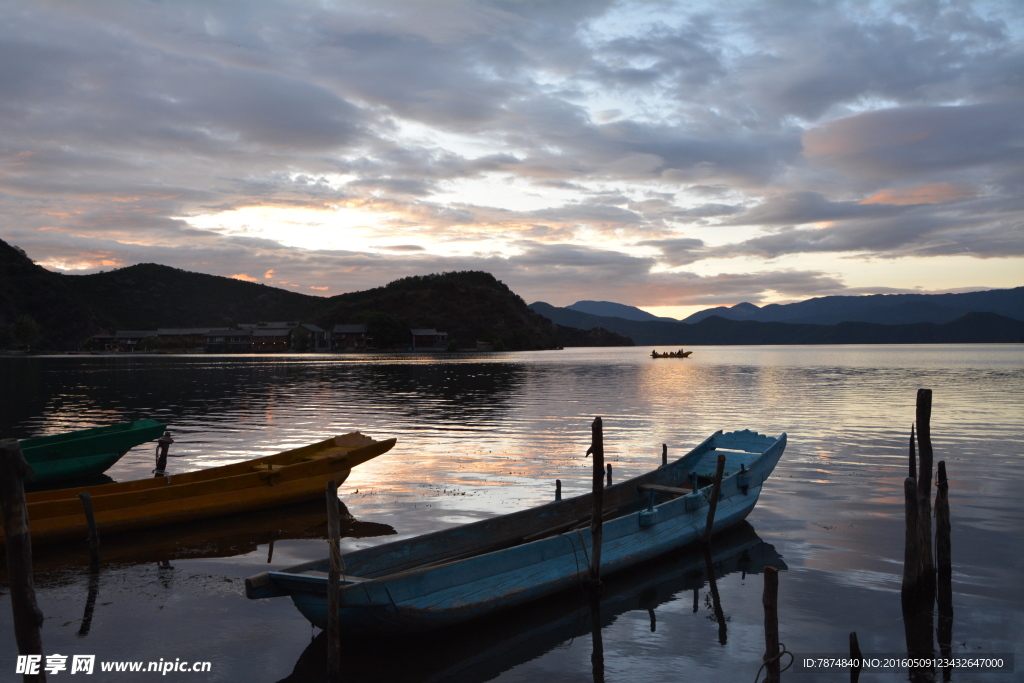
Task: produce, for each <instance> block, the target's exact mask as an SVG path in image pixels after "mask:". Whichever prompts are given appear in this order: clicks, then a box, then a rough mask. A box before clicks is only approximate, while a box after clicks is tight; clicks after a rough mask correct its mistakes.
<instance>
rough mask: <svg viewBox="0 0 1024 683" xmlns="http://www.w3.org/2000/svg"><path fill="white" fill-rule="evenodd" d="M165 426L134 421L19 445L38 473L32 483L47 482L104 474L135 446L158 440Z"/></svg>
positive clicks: (35, 438)
mask: <svg viewBox="0 0 1024 683" xmlns="http://www.w3.org/2000/svg"><path fill="white" fill-rule="evenodd" d="M165 429H167V425H165V424H163V423H162V422H157V421H156V420H135V421H134V422H122V423H120V424H115V425H109V426H107V427H93V428H92V429H81V430H78V431H75V432H66V433H64V434H53V435H51V436H37V437H33V438H31V439H22V440H21V441H20V442H19V445H20V446H21V452H22V454H23V455H24V456H25V461H26V462H27V463H28V464H29V465H31V467H32V470H33V471H34V472H35V475H36V476H35V479H33V480H32V481H31V484H32V485H33V486H36V485H40V484H44V485H48V484H52V483H54V482H61V481H71V480H75V479H85V478H88V477H94V476H96V475H98V474H103V473H104V472H106V471H107V470H108V469H109V468H110V467H111V466H112V465H113V464H114V463H115V462H117V461H118V460H120V459H121V457H122V456H123V455H124V454H125V453H127V452H128V451H129V450H131V449H132V448H134V447H135V446H138V445H139V444H142V443H146V442H147V441H152V440H153V439H159V438H160V436H161V435H162V434H163V433H164V430H165Z"/></svg>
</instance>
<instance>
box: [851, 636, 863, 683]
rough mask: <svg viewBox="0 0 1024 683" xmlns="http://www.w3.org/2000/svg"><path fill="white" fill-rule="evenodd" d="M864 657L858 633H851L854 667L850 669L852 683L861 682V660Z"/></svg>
mask: <svg viewBox="0 0 1024 683" xmlns="http://www.w3.org/2000/svg"><path fill="white" fill-rule="evenodd" d="M863 658H864V655H863V654H861V651H860V643H858V642H857V632H856V631H851V632H850V659H851V660H852V661H853V666H851V667H850V683H858V681H859V680H860V670H861V661H860V660H861V659H863Z"/></svg>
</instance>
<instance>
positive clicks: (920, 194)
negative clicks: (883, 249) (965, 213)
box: [860, 183, 977, 206]
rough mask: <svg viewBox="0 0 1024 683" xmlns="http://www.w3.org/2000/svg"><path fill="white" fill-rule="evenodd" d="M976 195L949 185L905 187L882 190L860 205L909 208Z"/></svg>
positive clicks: (970, 191)
mask: <svg viewBox="0 0 1024 683" xmlns="http://www.w3.org/2000/svg"><path fill="white" fill-rule="evenodd" d="M976 195H977V192H975V191H974V190H973V189H971V188H969V187H964V186H961V185H951V184H949V183H935V184H932V185H922V186H921V187H905V188H893V189H888V190H882V191H881V192H878V193H877V194H875V195H873V196H871V197H868V198H867V199H865V200H864V201H862V202H860V203H861V204H890V205H894V206H909V205H913V204H943V203H945V202H952V201H956V200H958V199H967V198H969V197H974V196H976Z"/></svg>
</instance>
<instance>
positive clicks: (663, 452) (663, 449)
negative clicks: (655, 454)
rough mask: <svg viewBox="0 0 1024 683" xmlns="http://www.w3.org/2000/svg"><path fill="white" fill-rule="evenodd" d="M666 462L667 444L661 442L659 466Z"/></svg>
mask: <svg viewBox="0 0 1024 683" xmlns="http://www.w3.org/2000/svg"><path fill="white" fill-rule="evenodd" d="M667 464H668V444H665V443H663V444H661V466H662V467H664V466H665V465H667Z"/></svg>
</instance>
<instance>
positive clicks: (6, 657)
mask: <svg viewBox="0 0 1024 683" xmlns="http://www.w3.org/2000/svg"><path fill="white" fill-rule="evenodd" d="M649 353H650V349H567V350H565V351H552V352H533V353H522V354H515V353H511V354H491V355H486V356H468V355H459V356H432V357H431V356H408V355H404V356H313V355H304V356H274V357H267V356H246V357H238V356H133V357H123V356H118V357H93V356H90V357H53V358H44V357H39V358H3V359H0V391H2V392H3V393H2V398H0V435H2V436H4V437H16V438H24V437H27V436H37V435H43V434H50V433H58V432H63V431H68V430H72V429H77V428H82V427H88V426H95V425H97V424H106V423H110V422H117V421H122V420H126V419H131V418H135V417H153V418H157V419H160V420H162V421H164V422H166V423H168V425H169V426H170V428H171V429H172V431H173V435H174V438H175V444H174V445H173V446H172V447H171V453H172V455H174V456H177V457H176V458H174V459H172V462H171V465H172V467H173V468H174V469H175V470H176V471H184V470H188V469H196V468H202V467H210V466H214V465H221V464H227V463H229V462H235V461H238V460H242V459H246V458H251V457H256V456H260V455H266V454H270V453H274V452H277V451H279V450H283V449H285V448H289V447H294V446H299V445H303V444H306V443H309V442H312V441H315V440H319V439H322V438H325V437H326V436H329V435H331V434H336V433H343V432H347V431H352V430H355V429H358V430H361V431H363V432H365V433H367V434H370V435H371V436H374V437H377V438H387V437H391V436H395V437H397V438H398V445H397V446H396V447H395V449H394V450H392V451H391V452H390V453H389V454H387V455H385V456H382V457H381V458H378V459H376V460H373V461H371V462H369V463H366V464H364V465H362V466H360V467H359V468H358V469H356V470H355V471H354V472H353V474H352V476H351V477H350V478H349V480H348V481H347V482H345V484H344V485H343V486H342V487H341V496H342V498H343V500H344V502H345V503H346V505H347V506H348V509H349V511H350V512H351V513H352V514H353V515H354V516H355V518H356V519H357V520H359V521H358V522H357V523H355V524H353V525H352V526H351V527H350V528H349V529H348V533H350V535H351V537H350V538H346V539H344V540H343V551H345V550H353V549H355V548H359V547H363V546H365V545H368V544H374V543H380V542H385V541H389V540H393V539H394V538H395V537H396V536H395V535H396V534H397V535H399V536H409V535H416V534H420V533H423V532H426V531H432V530H436V529H440V528H443V527H446V526H451V525H454V524H460V523H464V522H467V521H472V520H475V519H479V518H481V517H485V516H489V515H494V514H501V513H505V512H510V511H513V510H519V509H522V508H525V507H529V506H532V505H536V504H538V503H541V502H546V501H548V500H550V499H551V498H552V496H553V494H554V480H555V479H561V481H562V482H563V489H564V492H565V494H566V495H573V494H576V493H583V492H585V491H586V490H588V488H589V477H590V475H589V464H590V461H589V459H586V458H584V457H583V454H584V452H585V451H586V449H587V446H588V445H589V440H590V422H591V421H592V419H593V417H594V416H596V415H600V416H602V417H603V418H604V423H605V441H606V445H605V450H606V459H607V460H608V461H609V462H611V464H612V465H613V471H614V476H615V478H616V479H621V478H625V477H629V476H633V475H635V474H639V473H641V472H644V471H646V470H648V469H650V468H652V467H655V466H657V465H658V464H659V463H660V457H661V444H662V443H665V444H668V447H669V453H670V455H672V454H673V453H675V454H676V455H681V454H683V453H684V452H685V451H686V450H688V449H689V448H691V447H692V446H693V445H695V444H696V443H698V442H699V441H701V440H703V439H704V438H706V437H707V436H708V435H709V434H710V433H711V432H713V431H715V430H717V429H725V430H732V429H744V428H749V429H754V430H756V431H759V432H762V433H767V434H771V435H778V434H780V433H782V432H786V433H788V435H789V446H788V448H787V450H786V453H785V455H784V456H783V458H782V461H781V462H780V464H779V466H778V468H777V469H776V471H775V474H774V475H773V477H772V478H771V479H770V480H769V481H768V483H767V484H766V485H765V487H764V491H763V493H762V495H761V499H760V502H759V503H758V506H757V508H756V509H755V510H754V512H753V513H752V514H751V516H750V517H749V519H748V521H749V523H750V525H749V527H744V528H743V529H740V530H739V533H738V534H734V535H730V536H729V537H727V538H725V539H723V540H722V542H721V547H718V548H716V551H715V553H714V556H713V557H711V558H709V559H710V562H711V564H712V565H713V572H712V573H713V574H714V576H715V578H716V581H715V589H716V590H715V591H714V592H715V593H717V594H718V596H719V600H718V603H719V606H720V610H721V613H722V614H723V616H724V619H722V620H719V619H717V618H716V610H715V602H716V601H715V600H714V599H713V595H712V593H713V591H712V590H711V588H712V587H711V585H710V584H709V582H708V580H707V579H708V572H707V569H706V567H707V561H706V558H704V556H703V554H699V553H698V554H694V553H679V554H677V555H674V556H671V557H668V558H666V559H665V560H664V561H661V562H659V563H656V564H654V565H652V566H650V567H645V568H644V569H643V570H641V571H639V572H631V573H629V574H627V575H624V576H622V577H619V578H617V579H614V580H612V581H609V587H608V594H607V595H606V598H605V602H604V604H603V605H602V607H601V613H600V623H601V624H602V629H601V632H600V641H601V643H602V645H603V651H604V656H603V667H604V672H603V675H604V677H605V680H608V681H625V680H629V681H631V682H638V681H663V680H683V679H687V680H701V681H734V680H748V681H749V680H753V679H754V676H755V674H756V673H757V670H758V667H759V666H760V658H761V653H762V652H763V650H764V636H763V630H762V629H763V611H762V608H761V591H762V586H763V580H762V577H761V568H762V567H763V566H764V565H766V564H770V565H773V566H777V567H779V568H780V569H782V571H781V572H780V591H779V592H780V605H779V614H780V637H781V640H782V641H783V642H784V643H785V645H786V647H787V648H788V650H790V651H791V652H793V653H795V654H796V655H797V656H799V655H800V654H801V653H835V654H836V655H839V654H841V653H845V652H847V648H848V634H849V633H850V632H851V631H856V632H857V634H858V637H859V640H860V644H861V648H862V650H863V651H864V652H865V653H898V652H903V651H905V650H906V641H905V637H904V630H903V628H904V627H903V621H902V615H901V610H900V601H899V587H900V577H901V573H902V557H903V519H902V517H903V478H904V477H905V476H906V468H907V465H906V450H907V438H908V435H909V430H910V425H911V423H912V421H913V419H914V401H915V396H916V391H917V389H918V388H919V387H927V388H930V389H932V390H933V392H934V407H933V417H932V435H933V443H934V446H935V457H936V460H945V461H946V462H947V467H948V470H949V476H950V479H951V485H950V505H951V508H952V520H953V531H952V543H953V562H954V577H953V582H954V586H953V588H954V610H955V621H954V625H953V641H954V653H956V654H962V655H963V654H973V653H986V654H987V653H1015V654H1016V655H1017V658H1018V659H1020V657H1021V655H1022V654H1024V647H1022V645H1021V644H1020V643H1021V639H1020V635H1019V634H1020V633H1022V632H1024V588H1022V585H1021V582H1020V575H1021V570H1022V568H1024V542H1022V540H1021V529H1022V528H1024V502H1022V500H1021V496H1020V484H1021V482H1022V481H1024V347H1022V346H1013V345H988V346H987V345H955V346H829V347H819V346H807V347H702V348H698V349H697V350H696V351H695V353H694V355H693V356H692V357H691V358H689V359H685V360H680V359H659V360H652V359H651V358H650V357H649ZM152 467H153V452H152V448H151V447H149V446H145V447H139V448H136V449H135V450H133V451H132V452H131V453H129V454H128V455H127V456H125V458H123V459H122V460H121V461H120V462H119V463H118V464H117V465H115V467H114V468H112V469H111V470H110V471H109V472H108V474H110V475H111V476H112V477H114V478H115V479H118V480H121V479H130V478H137V477H145V476H149V475H150V470H151V469H152ZM318 507H319V506H318V505H316V504H313V505H311V506H304V507H301V506H300V507H299V508H296V509H292V510H289V511H287V512H275V513H272V514H265V515H259V516H256V517H255V518H247V519H245V520H228V521H226V522H220V523H217V524H214V523H210V522H207V523H202V524H196V525H191V526H190V527H189V528H188V529H187V530H185V531H186V532H187V533H179V532H178V531H175V532H174V533H172V532H169V531H166V532H159V533H148V534H139V535H135V536H131V537H126V538H124V539H116V538H114V537H111V538H110V539H104V545H103V550H104V558H105V562H104V565H103V567H102V570H101V572H100V573H99V575H98V576H97V575H90V574H89V572H88V571H87V568H86V567H85V566H84V565H85V564H87V561H86V560H85V558H86V555H85V550H84V548H79V547H62V548H57V549H39V550H38V551H37V568H36V582H37V589H38V593H39V600H40V604H41V607H42V610H43V612H44V614H45V615H46V617H47V619H46V623H45V626H44V629H43V643H44V648H45V649H46V651H47V652H49V653H60V654H69V655H71V654H95V655H97V658H98V660H104V661H114V660H136V661H157V660H159V659H161V658H162V659H164V660H165V661H173V660H175V659H176V658H179V659H181V660H183V661H210V662H212V673H210V674H178V676H177V678H176V677H175V676H174V674H170V675H168V676H164V677H160V676H154V677H152V679H153V680H156V679H157V678H160V679H162V680H190V681H200V680H202V681H235V680H251V681H268V682H273V681H280V680H282V679H286V678H287V679H288V680H294V681H299V680H310V679H315V678H316V676H317V675H318V674H317V667H318V665H319V662H320V661H321V660H322V657H321V654H322V651H321V650H318V648H319V647H321V646H322V643H320V642H319V641H313V642H312V643H311V640H312V637H313V636H314V635H315V631H314V630H313V629H311V627H310V626H309V625H308V623H307V622H306V621H305V620H304V619H303V618H302V617H301V616H300V615H299V613H298V611H297V610H295V609H294V607H293V606H292V604H291V601H290V600H287V599H279V600H265V601H249V600H246V599H245V598H244V595H243V586H242V582H243V580H244V578H245V577H246V576H248V575H251V574H254V573H257V572H259V571H264V570H265V569H267V568H268V567H270V568H280V567H285V566H289V565H291V564H294V563H297V562H302V561H306V560H309V559H314V558H320V557H322V556H323V555H324V554H325V551H326V547H325V545H326V544H325V543H324V542H323V540H322V538H323V529H324V527H323V521H322V514H321V512H320V510H319V509H318ZM268 560H269V562H268ZM0 572H5V568H3V569H0ZM13 641H14V638H13V633H12V632H11V621H10V604H9V599H8V597H7V588H6V578H5V576H4V574H3V573H0V679H3V680H6V679H7V678H8V677H9V676H10V677H13V671H14V655H15V653H16V648H15V645H14V642H13ZM593 646H594V636H593V633H592V629H591V616H590V611H589V606H588V605H587V603H586V601H584V600H581V599H580V597H579V596H578V595H566V596H561V597H560V599H559V600H554V601H551V604H547V603H546V604H545V605H543V608H541V606H537V607H536V608H534V609H531V610H525V611H523V612H517V613H514V614H511V615H506V616H504V617H502V618H500V619H496V620H492V621H489V622H486V623H485V624H481V625H478V626H476V627H474V628H471V629H467V630H465V631H463V632H460V633H457V634H450V635H447V636H445V637H444V638H443V639H441V640H431V639H416V640H412V639H409V640H406V641H397V642H393V643H385V644H380V643H377V644H363V645H360V647H359V648H352V651H350V652H348V653H347V654H346V657H347V658H348V661H347V665H346V666H347V670H348V671H349V672H350V673H351V674H352V678H353V679H354V680H388V681H403V680H408V681H423V680H451V681H477V680H480V681H483V680H500V681H537V680H557V681H592V680H594V671H593V668H592V660H591V654H592V650H593ZM293 670H294V674H293ZM1017 671H1018V672H1017V673H1013V674H1005V673H1004V674H984V675H982V674H963V673H961V672H955V673H954V674H953V677H952V680H954V681H972V680H981V681H992V682H993V683H994V682H995V681H1003V680H1024V661H1021V662H1019V663H1018V664H1017ZM68 675H69V673H68V672H66V671H65V672H61V673H58V674H55V675H54V676H55V677H60V676H68ZM120 676H121V677H122V678H125V679H127V678H129V677H130V678H132V679H133V680H147V679H148V678H149V677H147V676H146V675H141V674H120ZM289 677H290V678H289ZM847 677H848V676H847V674H846V673H845V672H843V673H842V674H841V675H839V674H837V673H834V672H832V673H828V674H815V673H790V672H787V674H784V678H787V679H790V680H798V681H803V682H806V683H812V682H814V681H819V680H820V681H833V680H845V679H846V678H847ZM906 679H907V673H906V671H902V672H900V671H892V672H886V673H870V672H864V673H863V674H862V675H861V679H860V680H861V681H875V680H877V681H898V680H906Z"/></svg>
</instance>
